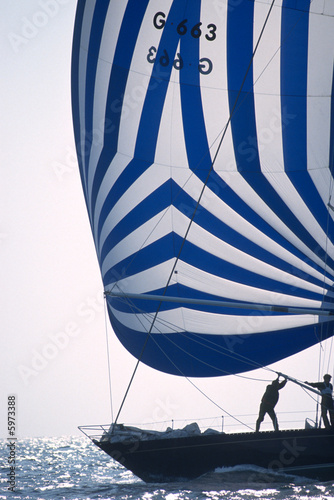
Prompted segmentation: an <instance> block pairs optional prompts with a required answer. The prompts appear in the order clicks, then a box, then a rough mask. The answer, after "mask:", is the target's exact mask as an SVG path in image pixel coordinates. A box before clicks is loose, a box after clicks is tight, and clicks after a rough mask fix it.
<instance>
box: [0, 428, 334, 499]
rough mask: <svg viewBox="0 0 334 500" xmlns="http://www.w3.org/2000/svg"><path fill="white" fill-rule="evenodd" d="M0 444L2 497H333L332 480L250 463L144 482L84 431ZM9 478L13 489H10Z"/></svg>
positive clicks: (0, 497) (333, 485)
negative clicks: (188, 476) (174, 480)
mask: <svg viewBox="0 0 334 500" xmlns="http://www.w3.org/2000/svg"><path fill="white" fill-rule="evenodd" d="M0 446H1V489H0V499H1V500H2V499H7V498H8V499H9V498H10V499H13V500H14V499H20V500H24V499H27V500H28V499H29V500H48V499H51V500H61V499H62V500H74V499H80V500H100V499H101V500H102V499H106V500H107V499H117V500H135V499H144V500H158V499H159V500H160V499H166V500H181V499H182V500H183V499H187V500H204V499H210V500H220V499H226V500H252V499H261V500H269V499H270V500H271V499H275V500H288V499H296V500H297V499H298V500H304V499H312V500H316V499H317V500H318V499H319V500H329V499H333V500H334V481H331V482H328V483H317V482H315V481H313V480H307V479H303V478H295V477H291V476H290V477H288V476H282V475H278V474H277V475H276V474H271V475H270V476H269V475H268V474H265V473H263V472H261V471H260V470H258V469H256V470H250V469H248V468H233V469H227V470H218V471H215V472H214V473H211V474H207V475H205V476H202V477H201V478H199V479H197V480H193V481H189V482H181V483H165V484H146V483H144V482H143V481H141V480H140V479H138V478H136V477H135V476H134V475H133V474H132V473H130V472H128V471H126V470H125V469H124V468H123V467H121V466H120V465H118V464H117V463H115V462H114V461H113V460H111V459H110V458H109V457H108V455H106V454H105V453H103V452H102V451H101V450H99V449H98V448H97V447H96V446H95V445H94V444H93V443H91V441H90V440H89V439H88V438H86V437H84V436H83V437H62V438H34V439H18V440H17V442H16V444H15V449H14V448H13V447H12V449H11V448H10V447H9V446H8V441H7V440H3V441H1V442H0ZM13 458H14V459H15V465H14V466H13V465H12V467H15V469H12V471H10V464H9V463H8V462H9V460H11V459H13ZM9 474H11V476H9ZM10 479H11V480H12V483H10ZM13 481H14V482H15V487H14V488H13V489H14V491H12V490H10V489H9V488H10V487H11V484H13Z"/></svg>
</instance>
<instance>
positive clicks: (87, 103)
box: [72, 0, 334, 376]
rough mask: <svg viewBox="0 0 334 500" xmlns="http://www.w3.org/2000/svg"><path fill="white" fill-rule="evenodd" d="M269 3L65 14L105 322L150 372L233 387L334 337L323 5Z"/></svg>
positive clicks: (332, 17) (141, 6)
mask: <svg viewBox="0 0 334 500" xmlns="http://www.w3.org/2000/svg"><path fill="white" fill-rule="evenodd" d="M272 3H273V2H272V1H271V0H270V1H269V0H239V1H237V2H236V1H235V0H222V1H213V0H192V1H191V2H189V1H186V0H150V1H148V0H110V1H108V0H104V1H102V0H87V1H84V0H79V2H78V8H77V15H76V23H75V31H74V42H73V61H72V99H73V121H74V130H75V140H76V146H77V153H78V159H79V165H80V173H81V179H82V185H83V190H84V194H85V199H86V203H87V209H88V213H89V218H90V222H91V227H92V232H93V236H94V241H95V246H96V251H97V256H98V260H99V264H100V268H101V274H102V279H103V283H104V288H105V290H106V292H108V294H107V304H108V311H109V316H110V320H111V324H112V326H113V329H114V331H115V333H116V335H117V336H118V338H119V340H120V341H121V342H122V344H123V345H124V346H125V347H126V348H127V349H128V350H129V351H130V352H131V353H132V354H133V355H134V356H136V357H138V358H139V357H141V360H142V361H143V362H144V363H146V364H148V365H150V366H152V367H154V368H156V369H158V370H162V371H165V372H169V373H173V374H178V375H187V376H216V375H224V374H227V373H238V372H242V371H245V370H249V369H252V368H257V367H259V366H263V365H267V364H269V363H272V362H274V361H277V360H279V359H282V358H284V357H286V356H289V355H291V354H294V353H296V352H299V351H301V350H303V349H305V348H307V347H309V346H311V345H313V344H315V343H317V342H319V341H320V340H321V339H326V338H328V337H330V336H332V335H333V333H334V330H333V319H334V316H332V315H331V314H330V312H331V310H332V309H333V307H334V303H333V297H334V293H333V282H334V246H333V239H334V221H333V216H334V200H333V199H332V193H333V176H332V171H333V163H334V91H333V87H334V82H333V74H334V1H333V0H313V1H310V0H276V2H274V4H273V5H272ZM197 205H198V206H197ZM109 292H110V293H109ZM115 294H116V295H115ZM117 294H121V295H122V294H124V296H123V297H121V298H120V297H118V296H117ZM145 295H155V296H158V298H156V300H153V301H149V300H143V299H142V298H141V297H142V296H145ZM162 296H164V297H174V298H175V297H177V298H178V299H179V300H178V301H176V300H174V299H173V300H172V301H171V302H168V301H166V300H162V301H160V299H159V297H162ZM185 299H187V300H188V299H189V301H188V302H187V300H185ZM194 299H196V300H194ZM314 310H315V312H316V314H315V313H314Z"/></svg>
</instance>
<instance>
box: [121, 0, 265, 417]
mask: <svg viewBox="0 0 334 500" xmlns="http://www.w3.org/2000/svg"><path fill="white" fill-rule="evenodd" d="M274 3H275V0H272V2H271V5H270V8H269V10H268V13H267V16H266V19H265V21H264V24H263V26H262V29H261V32H260V35H259V37H258V40H257V43H256V45H255V48H254V51H253V54H252V57H251V60H250V62H249V65H248V68H247V70H246V73H245V76H244V79H243V81H242V83H241V86H240V89H239V91H238V94H237V97H236V99H235V102H234V105H233V108H232V110H231V113H230V116H229V119H228V121H227V123H226V126H225V129H224V132H223V135H222V137H221V139H220V141H219V144H218V148H217V151H216V153H215V155H214V158H213V160H212V163H211V166H210V169H209V171H208V175H207V177H206V180H205V182H204V184H203V187H202V189H201V192H200V195H199V198H198V200H197V203H196V206H195V209H194V212H193V215H192V217H191V219H190V221H189V224H188V228H187V230H186V233H185V235H184V237H183V241H182V243H181V247H180V249H179V252H178V255H177V257H176V259H175V262H174V264H173V266H172V269H171V272H170V275H169V277H168V280H167V283H166V286H165V288H164V291H163V294H162V295H163V296H164V295H165V294H166V292H167V289H168V286H169V283H170V281H171V279H172V276H173V274H174V270H175V267H176V265H177V263H178V261H179V258H180V255H181V252H182V249H183V247H184V244H185V242H186V239H187V237H188V234H189V231H190V228H191V225H192V223H193V220H194V218H195V215H196V213H197V209H198V207H199V204H200V202H201V199H202V196H203V193H204V190H205V187H206V185H207V183H208V181H209V178H210V175H211V172H212V170H213V167H214V164H215V162H216V159H217V156H218V152H219V150H220V148H221V145H222V143H223V140H224V138H225V135H226V132H227V129H228V127H229V124H230V123H231V119H232V116H233V113H234V111H235V108H236V105H237V102H238V100H239V97H240V95H241V92H242V89H243V86H244V84H245V81H246V78H247V75H248V73H249V71H250V68H251V66H252V64H253V59H254V57H255V54H256V52H257V49H258V46H259V43H260V40H261V38H262V35H263V32H264V29H265V27H266V25H267V22H268V20H269V16H270V14H271V11H272V9H273V6H274ZM161 305H162V301H161V302H160V303H159V305H158V307H157V310H156V313H155V315H154V318H153V320H152V324H151V326H150V329H149V331H148V333H147V336H146V339H145V342H144V345H143V348H142V350H141V353H140V356H139V358H138V360H137V363H136V366H135V368H134V371H133V374H132V376H131V379H130V382H129V385H128V387H127V389H126V392H125V395H124V398H123V400H122V403H121V405H120V408H119V410H118V413H117V416H116V420H115V424H116V423H117V419H118V417H119V414H120V412H121V410H122V408H123V405H124V402H125V400H126V398H127V395H128V393H129V389H130V387H131V384H132V382H133V379H134V376H135V374H136V372H137V369H138V366H139V363H140V361H141V358H142V356H143V354H144V351H145V348H146V345H147V343H148V340H149V338H150V336H151V332H152V329H153V326H154V323H155V320H156V318H157V316H158V314H159V311H160V309H161Z"/></svg>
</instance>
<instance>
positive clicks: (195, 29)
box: [153, 12, 217, 42]
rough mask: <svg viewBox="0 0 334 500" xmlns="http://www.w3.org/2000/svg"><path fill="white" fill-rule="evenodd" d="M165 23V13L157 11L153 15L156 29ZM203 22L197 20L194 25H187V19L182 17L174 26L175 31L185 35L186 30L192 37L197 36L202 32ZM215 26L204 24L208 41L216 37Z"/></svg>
mask: <svg viewBox="0 0 334 500" xmlns="http://www.w3.org/2000/svg"><path fill="white" fill-rule="evenodd" d="M165 24H166V14H165V13H164V12H157V13H156V14H155V15H154V17H153V26H154V27H155V28H156V29H157V30H162V29H163V28H164V27H165ZM202 24H203V23H201V22H199V23H197V24H195V25H194V26H188V19H183V20H182V21H181V22H180V23H179V24H178V25H177V27H176V31H177V33H178V34H179V35H180V36H184V35H186V34H187V33H188V32H189V33H190V35H191V36H192V37H193V38H199V37H200V36H202V35H203V34H204V33H203V31H202V28H201V26H202ZM216 32H217V26H216V25H215V24H213V23H210V24H208V25H207V26H206V32H205V38H206V39H207V40H209V42H213V41H214V40H215V39H216V36H217V35H216Z"/></svg>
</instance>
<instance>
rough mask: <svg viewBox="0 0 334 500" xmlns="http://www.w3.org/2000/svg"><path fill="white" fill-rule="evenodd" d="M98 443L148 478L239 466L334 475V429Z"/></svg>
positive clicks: (190, 476)
mask: <svg viewBox="0 0 334 500" xmlns="http://www.w3.org/2000/svg"><path fill="white" fill-rule="evenodd" d="M94 443H95V444H96V445H97V446H98V447H99V448H101V449H102V450H103V451H105V452H106V453H107V454H108V455H110V456H111V457H112V458H113V459H115V460H117V461H118V462H119V463H120V464H122V465H124V467H126V468H127V469H128V470H130V471H132V472H133V473H134V474H135V475H136V476H138V477H139V478H141V479H143V480H144V481H146V482H166V481H178V480H184V479H194V478H196V477H199V476H201V475H202V474H205V473H207V472H210V471H214V470H215V469H216V468H219V467H233V466H236V465H253V466H258V467H262V468H264V469H266V470H267V471H268V472H280V473H285V474H293V475H299V476H305V477H309V478H314V479H318V480H321V481H329V480H332V479H334V429H330V430H327V429H302V430H289V431H279V432H258V433H255V432H248V433H238V434H223V433H219V434H213V435H206V434H200V435H194V436H189V437H178V438H168V439H166V438H165V439H151V440H140V439H131V440H130V441H129V440H127V441H126V442H124V441H123V442H117V443H110V442H109V441H107V440H101V441H96V440H94Z"/></svg>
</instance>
